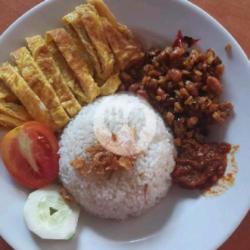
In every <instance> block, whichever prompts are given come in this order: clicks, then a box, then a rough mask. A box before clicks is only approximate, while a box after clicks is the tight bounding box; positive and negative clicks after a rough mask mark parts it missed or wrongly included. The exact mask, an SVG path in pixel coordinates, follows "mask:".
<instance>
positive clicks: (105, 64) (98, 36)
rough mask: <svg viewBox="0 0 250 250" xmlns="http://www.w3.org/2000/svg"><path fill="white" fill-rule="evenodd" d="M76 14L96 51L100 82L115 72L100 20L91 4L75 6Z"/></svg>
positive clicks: (112, 58) (112, 57)
mask: <svg viewBox="0 0 250 250" xmlns="http://www.w3.org/2000/svg"><path fill="white" fill-rule="evenodd" d="M76 12H77V13H78V14H80V16H81V17H80V18H81V22H82V24H83V26H84V29H85V30H86V33H87V35H88V37H89V39H90V41H91V42H92V44H93V46H94V48H95V50H96V53H97V56H98V58H99V61H100V64H101V70H102V80H106V79H108V78H109V77H110V76H111V75H112V74H113V73H114V71H115V69H114V62H115V60H114V55H113V53H112V51H111V49H110V47H109V44H108V41H107V40H106V37H105V35H104V30H103V26H102V22H101V18H100V16H99V15H98V13H97V11H96V9H95V7H94V6H93V5H91V4H84V5H80V6H77V7H76Z"/></svg>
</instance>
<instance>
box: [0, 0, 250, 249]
mask: <svg viewBox="0 0 250 250" xmlns="http://www.w3.org/2000/svg"><path fill="white" fill-rule="evenodd" d="M55 1H56V0H44V1H42V2H40V3H38V4H36V5H34V6H33V7H32V8H30V9H28V10H27V11H26V12H24V13H23V14H22V15H21V16H20V17H18V18H17V19H16V20H15V21H14V22H12V23H11V24H10V25H9V26H8V27H7V28H6V29H5V30H4V31H3V32H2V34H1V36H0V43H1V41H2V40H3V39H4V37H5V36H6V35H7V34H8V33H11V32H12V30H13V29H15V28H17V27H18V25H19V23H20V22H22V20H23V19H26V18H27V17H28V16H32V15H33V14H34V12H36V11H39V9H40V8H43V7H44V6H46V5H49V4H50V3H52V2H55ZM171 1H173V0H171ZM176 2H179V3H181V4H183V5H185V6H188V8H191V9H192V10H193V11H195V12H197V13H198V14H202V15H203V17H204V18H206V19H207V20H208V21H210V22H212V23H213V24H215V25H216V26H217V27H218V28H219V29H220V30H222V31H223V32H224V33H226V35H227V36H229V37H230V38H231V40H232V41H233V42H234V45H236V46H237V48H238V49H239V50H240V52H241V60H242V61H243V60H244V63H245V64H246V65H248V68H249V70H250V62H249V58H248V56H247V54H246V53H245V51H244V50H243V48H242V47H241V45H240V44H239V43H238V41H237V40H236V39H235V38H234V36H233V35H232V34H231V33H230V32H229V31H228V30H227V29H226V28H225V27H224V26H223V25H222V24H221V23H220V22H219V21H218V20H216V19H215V18H214V17H213V16H211V15H210V14H209V13H207V12H206V11H205V10H204V9H202V8H201V7H199V6H197V5H196V4H194V3H192V2H190V1H188V0H177V1H176ZM242 210H243V209H242ZM249 210H250V200H249V204H248V207H246V208H245V210H244V211H242V214H241V216H239V217H238V218H239V219H238V223H236V224H235V226H234V227H232V228H231V229H230V231H229V232H228V234H227V235H225V236H224V237H221V238H222V239H221V240H220V242H219V241H218V242H215V243H214V244H213V245H214V248H215V249H217V248H218V247H220V246H221V245H222V244H223V243H225V241H226V240H227V239H229V237H230V236H231V235H232V234H233V233H234V232H235V230H236V229H237V228H238V227H239V225H240V224H241V222H242V221H243V219H244V218H245V217H246V215H247V213H248V212H249ZM0 236H1V237H2V239H3V240H4V241H6V242H7V243H8V244H9V245H10V246H11V247H12V248H14V246H13V244H12V242H11V241H10V240H8V238H6V237H4V236H3V234H2V232H1V230H0Z"/></svg>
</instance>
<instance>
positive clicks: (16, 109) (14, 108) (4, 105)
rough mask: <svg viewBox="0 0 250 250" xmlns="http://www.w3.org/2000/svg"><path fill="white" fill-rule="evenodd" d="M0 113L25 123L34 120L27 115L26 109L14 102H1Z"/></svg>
mask: <svg viewBox="0 0 250 250" xmlns="http://www.w3.org/2000/svg"><path fill="white" fill-rule="evenodd" d="M0 113H1V114H4V115H8V116H10V117H12V118H15V119H18V120H20V121H23V122H27V121H31V120H32V118H31V117H30V115H29V114H28V113H27V111H26V109H25V108H24V107H23V106H22V105H20V104H16V103H12V102H2V101H1V102H0Z"/></svg>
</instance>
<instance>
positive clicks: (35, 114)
mask: <svg viewBox="0 0 250 250" xmlns="http://www.w3.org/2000/svg"><path fill="white" fill-rule="evenodd" d="M0 79H1V80H2V81H3V82H4V84H5V85H6V86H7V87H8V88H9V89H10V90H11V91H12V92H13V93H14V94H15V95H16V96H17V97H18V99H19V100H20V102H21V103H22V104H23V106H24V107H25V108H26V110H27V111H28V113H29V115H30V116H31V117H32V118H33V119H34V120H36V121H40V122H42V123H44V124H46V125H47V126H49V127H51V128H52V129H54V125H53V123H52V120H51V117H50V115H49V112H48V109H47V108H46V106H45V105H44V104H43V102H42V101H41V100H40V98H39V97H38V96H37V95H36V94H35V93H34V91H33V90H32V89H31V88H30V87H29V85H28V84H27V82H26V81H25V80H24V79H23V78H22V76H21V75H20V74H19V73H18V71H17V69H15V68H14V67H13V66H11V65H10V64H8V63H5V64H4V65H3V66H2V67H0Z"/></svg>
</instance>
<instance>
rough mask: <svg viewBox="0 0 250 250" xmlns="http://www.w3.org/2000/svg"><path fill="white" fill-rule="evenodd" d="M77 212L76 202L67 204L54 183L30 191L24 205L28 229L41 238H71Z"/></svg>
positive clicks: (73, 232)
mask: <svg viewBox="0 0 250 250" xmlns="http://www.w3.org/2000/svg"><path fill="white" fill-rule="evenodd" d="M79 214H80V208H79V207H78V206H77V205H76V204H74V205H70V206H69V205H68V204H67V203H66V202H65V201H64V199H63V198H62V196H61V195H60V194H59V187H58V186H54V185H53V186H49V187H46V188H42V189H39V190H36V191H34V192H32V193H31V194H30V195H29V197H28V199H27V201H26V203H25V205H24V219H25V222H26V224H27V226H28V228H29V230H30V231H32V232H33V233H34V234H36V235H38V236H39V237H41V238H42V239H54V240H68V239H71V238H72V236H73V235H74V234H75V231H76V226H77V222H78V218H79Z"/></svg>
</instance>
